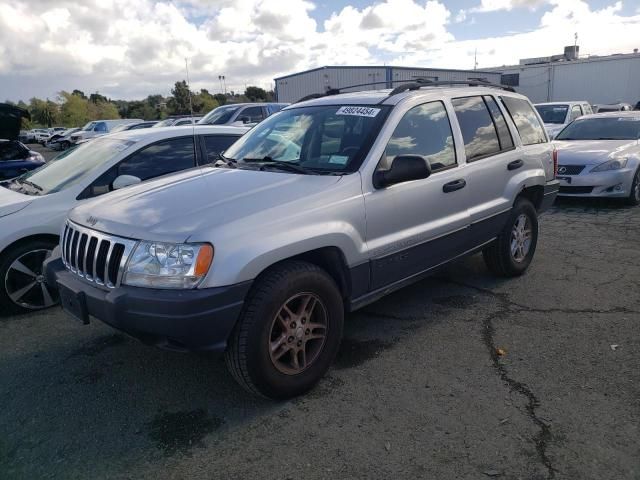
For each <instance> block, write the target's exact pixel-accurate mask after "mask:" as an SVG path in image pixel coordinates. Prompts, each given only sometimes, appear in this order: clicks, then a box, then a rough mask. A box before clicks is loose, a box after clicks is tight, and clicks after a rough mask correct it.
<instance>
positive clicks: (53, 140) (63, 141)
mask: <svg viewBox="0 0 640 480" xmlns="http://www.w3.org/2000/svg"><path fill="white" fill-rule="evenodd" d="M78 131H80V129H79V128H67V129H66V130H63V131H61V132H58V133H56V134H55V135H51V137H49V140H47V141H46V142H45V144H44V146H45V147H48V148H51V149H53V150H66V149H67V148H69V147H70V146H71V135H73V134H74V133H76V132H78Z"/></svg>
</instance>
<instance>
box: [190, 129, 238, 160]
mask: <svg viewBox="0 0 640 480" xmlns="http://www.w3.org/2000/svg"><path fill="white" fill-rule="evenodd" d="M239 138H240V135H203V136H201V137H200V139H201V142H200V145H201V147H202V159H201V162H200V163H201V164H207V163H214V162H215V161H217V160H218V158H219V157H218V155H220V154H221V153H222V152H224V151H225V150H226V149H227V148H229V147H230V146H231V145H233V144H234V143H235V142H236V140H238V139H239Z"/></svg>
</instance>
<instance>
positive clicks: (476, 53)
mask: <svg viewBox="0 0 640 480" xmlns="http://www.w3.org/2000/svg"><path fill="white" fill-rule="evenodd" d="M473 69H474V70H477V69H478V49H477V48H476V50H475V52H473Z"/></svg>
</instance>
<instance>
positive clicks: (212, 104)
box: [194, 88, 219, 115]
mask: <svg viewBox="0 0 640 480" xmlns="http://www.w3.org/2000/svg"><path fill="white" fill-rule="evenodd" d="M197 97H198V99H197V104H198V111H197V112H198V113H202V114H205V115H206V114H207V113H209V112H210V111H211V110H213V109H214V108H216V107H217V106H218V105H219V103H218V101H217V100H216V99H215V96H214V95H211V94H210V93H209V91H208V90H206V89H204V88H203V89H202V90H200V93H199V94H198V95H197ZM194 111H195V109H194Z"/></svg>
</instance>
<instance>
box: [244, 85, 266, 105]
mask: <svg viewBox="0 0 640 480" xmlns="http://www.w3.org/2000/svg"><path fill="white" fill-rule="evenodd" d="M244 95H245V96H246V97H247V98H248V99H249V100H251V101H252V102H266V101H267V92H266V90H265V89H263V88H260V87H247V89H246V90H245V91H244Z"/></svg>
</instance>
